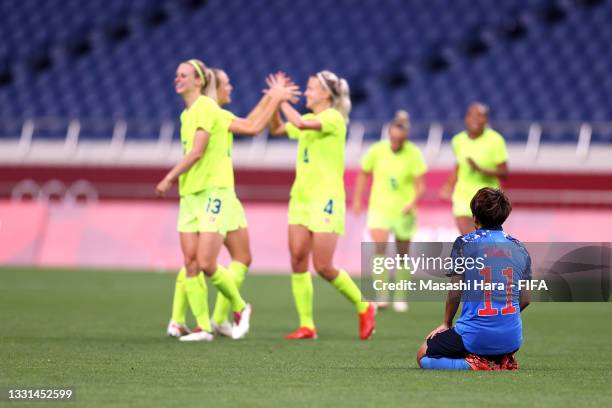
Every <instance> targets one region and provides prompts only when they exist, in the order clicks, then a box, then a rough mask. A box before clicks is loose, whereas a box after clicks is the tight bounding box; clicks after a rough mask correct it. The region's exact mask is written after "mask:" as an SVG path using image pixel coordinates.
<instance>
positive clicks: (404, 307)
mask: <svg viewBox="0 0 612 408" xmlns="http://www.w3.org/2000/svg"><path fill="white" fill-rule="evenodd" d="M409 309H410V306H409V305H408V302H393V310H395V311H396V312H400V313H406V312H407V311H408V310H409Z"/></svg>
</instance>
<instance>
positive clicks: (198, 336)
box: [179, 328, 215, 341]
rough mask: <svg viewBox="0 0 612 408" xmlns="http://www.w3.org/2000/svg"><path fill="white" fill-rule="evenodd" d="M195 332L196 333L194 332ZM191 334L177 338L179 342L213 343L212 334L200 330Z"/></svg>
mask: <svg viewBox="0 0 612 408" xmlns="http://www.w3.org/2000/svg"><path fill="white" fill-rule="evenodd" d="M196 330H197V331H196ZM196 330H194V331H193V333H191V334H187V335H185V336H182V337H181V338H179V340H180V341H213V340H214V338H215V336H213V334H212V333H209V332H207V331H204V330H202V329H199V328H198V329H196Z"/></svg>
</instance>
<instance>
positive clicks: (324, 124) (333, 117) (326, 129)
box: [315, 109, 344, 136]
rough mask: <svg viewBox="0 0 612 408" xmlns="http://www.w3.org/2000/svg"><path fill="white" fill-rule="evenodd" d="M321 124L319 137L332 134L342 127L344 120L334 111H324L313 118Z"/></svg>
mask: <svg viewBox="0 0 612 408" xmlns="http://www.w3.org/2000/svg"><path fill="white" fill-rule="evenodd" d="M315 118H316V119H318V120H319V121H320V122H321V136H327V135H331V134H334V133H336V132H337V131H338V129H340V127H341V126H342V125H343V123H342V122H343V121H344V118H343V117H342V115H341V114H340V112H338V111H337V110H335V109H325V110H324V111H323V112H320V113H319V114H318V115H316V116H315Z"/></svg>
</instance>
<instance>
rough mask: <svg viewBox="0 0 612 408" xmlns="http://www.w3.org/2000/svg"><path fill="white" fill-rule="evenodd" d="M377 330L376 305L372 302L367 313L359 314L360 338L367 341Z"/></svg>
mask: <svg viewBox="0 0 612 408" xmlns="http://www.w3.org/2000/svg"><path fill="white" fill-rule="evenodd" d="M375 329H376V305H374V303H372V302H370V303H369V305H368V308H367V310H366V311H365V312H363V313H359V338H360V339H361V340H367V339H369V338H370V337H372V334H374V332H375Z"/></svg>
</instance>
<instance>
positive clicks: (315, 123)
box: [280, 102, 322, 130]
mask: <svg viewBox="0 0 612 408" xmlns="http://www.w3.org/2000/svg"><path fill="white" fill-rule="evenodd" d="M280 107H281V111H282V112H283V115H285V117H286V118H287V120H288V121H289V122H291V124H293V126H295V127H296V128H298V129H300V130H305V129H311V130H321V128H322V125H321V121H320V120H319V119H304V118H303V117H302V115H300V113H299V112H298V111H296V110H295V108H294V107H293V106H291V104H290V103H289V102H283V103H281V105H280Z"/></svg>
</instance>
